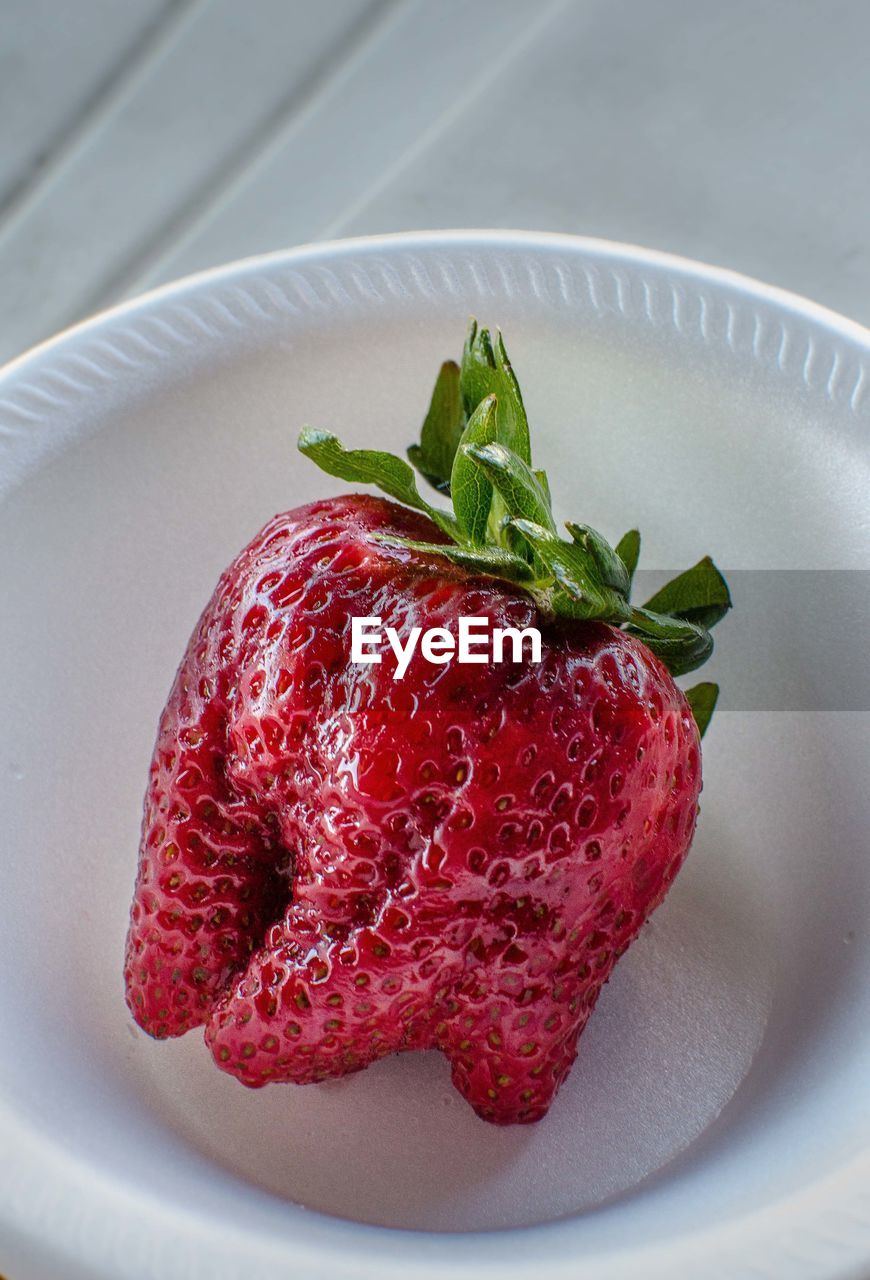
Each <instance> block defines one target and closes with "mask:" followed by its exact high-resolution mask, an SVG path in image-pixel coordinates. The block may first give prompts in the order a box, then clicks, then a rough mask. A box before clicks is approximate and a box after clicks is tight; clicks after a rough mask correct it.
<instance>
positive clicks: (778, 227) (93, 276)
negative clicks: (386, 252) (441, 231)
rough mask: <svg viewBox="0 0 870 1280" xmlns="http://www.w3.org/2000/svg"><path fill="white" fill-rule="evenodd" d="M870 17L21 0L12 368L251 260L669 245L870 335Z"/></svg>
mask: <svg viewBox="0 0 870 1280" xmlns="http://www.w3.org/2000/svg"><path fill="white" fill-rule="evenodd" d="M868 47H870V3H868V0H825V2H824V3H822V2H821V0H727V3H725V2H723V0H715V2H714V0H0V361H2V360H4V359H8V358H9V357H12V356H14V355H16V354H18V353H19V352H21V351H22V350H24V349H26V348H27V347H28V346H30V345H31V344H33V343H35V342H37V341H39V340H41V339H42V338H45V337H48V336H49V335H50V334H52V333H54V332H55V331H56V330H58V329H60V328H62V327H64V326H66V325H68V324H70V323H72V322H74V321H76V320H78V319H80V318H81V317H83V316H85V315H87V314H89V313H90V312H92V311H94V310H97V309H99V308H101V307H104V306H106V305H108V304H110V303H113V302H115V301H117V300H119V299H121V298H124V297H128V296H131V295H133V294H135V293H138V292H141V291H142V290H143V289H147V288H149V287H151V286H152V285H155V284H160V283H162V282H164V281H167V280H171V279H173V278H174V277H176V276H179V275H183V274H186V273H188V272H190V271H195V270H198V269H200V268H202V267H208V266H211V265H213V264H215V263H219V262H223V261H226V260H228V259H231V258H237V257H240V256H244V255H247V254H252V253H259V252H262V251H264V250H269V249H277V248H281V247H286V246H289V245H294V244H299V243H303V242H305V241H311V240H322V239H330V238H333V237H337V236H349V235H364V234H370V233H375V232H385V231H398V230H408V229H415V228H440V227H484V226H487V227H510V228H520V227H521V228H532V229H544V230H555V231H568V232H577V233H581V234H584V235H592V236H603V237H607V238H610V239H616V240H627V241H633V242H635V243H638V244H642V245H646V246H652V247H655V248H661V249H667V250H671V251H674V252H677V253H680V254H684V255H687V256H689V257H694V258H700V259H702V260H705V261H707V262H712V263H715V264H717V265H721V266H728V267H732V268H735V269H737V270H739V271H744V272H747V273H749V274H750V275H754V276H757V277H760V278H761V279H763V280H766V281H769V282H771V283H775V284H779V285H783V286H785V287H786V288H789V289H793V290H795V291H797V292H799V293H803V294H806V295H809V296H810V297H813V298H815V299H816V300H818V301H820V302H823V303H825V304H827V305H828V306H830V307H833V308H835V309H837V310H839V311H843V312H845V313H846V314H848V315H850V316H852V317H853V318H855V319H858V320H861V321H863V322H864V323H870V219H868V213H870V165H868V163H867V160H868V150H867V148H868V137H870V76H868Z"/></svg>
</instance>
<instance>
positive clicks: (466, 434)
mask: <svg viewBox="0 0 870 1280" xmlns="http://www.w3.org/2000/svg"><path fill="white" fill-rule="evenodd" d="M495 436H496V399H495V396H486V397H485V399H483V400H481V402H480V404H479V405H478V406H477V408H476V409H475V410H474V412H473V413H472V415H471V417H470V418H469V419H468V425H467V426H466V428H465V430H464V431H463V433H462V439H461V441H460V443H459V448H458V449H457V451H456V457H455V458H454V459H453V470H452V472H451V474H450V493H451V496H452V498H453V510H454V511H455V512H456V519H457V521H458V522H459V528H460V530H461V531H462V533H463V535H464V540H465V541H467V542H470V543H471V545H472V546H473V547H481V546H483V545H484V543H485V542H486V530H487V524H488V522H489V509H490V507H491V505H492V485H491V483H490V481H489V480H488V479H487V477H486V475H485V474H484V472H483V471H481V469H480V468H479V467H478V466H477V465H476V464H475V463H474V462H473V461H472V459H471V458H470V457H469V455H468V453H467V452H466V449H467V446H468V445H472V444H491V443H492V441H493V440H495Z"/></svg>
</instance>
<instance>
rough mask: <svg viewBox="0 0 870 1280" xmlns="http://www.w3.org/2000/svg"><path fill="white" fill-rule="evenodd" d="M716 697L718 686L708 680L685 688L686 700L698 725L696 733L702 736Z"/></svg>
mask: <svg viewBox="0 0 870 1280" xmlns="http://www.w3.org/2000/svg"><path fill="white" fill-rule="evenodd" d="M718 698H719V686H718V684H713V683H712V682H711V681H709V680H705V681H703V682H702V683H701V684H696V685H694V686H693V687H692V688H691V689H686V701H687V702H688V704H689V706H690V707H691V709H692V715H693V716H694V717H695V724H696V725H697V726H698V734H699V736H700V737H702V738H703V736H704V734H705V732H706V730H707V725H708V724H709V723H710V718H711V716H712V715H713V712H714V711H715V709H716V703H717V701H718Z"/></svg>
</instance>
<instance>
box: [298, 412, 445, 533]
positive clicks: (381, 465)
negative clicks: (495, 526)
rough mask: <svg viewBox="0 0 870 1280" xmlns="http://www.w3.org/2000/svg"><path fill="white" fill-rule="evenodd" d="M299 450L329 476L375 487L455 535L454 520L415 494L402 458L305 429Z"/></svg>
mask: <svg viewBox="0 0 870 1280" xmlns="http://www.w3.org/2000/svg"><path fill="white" fill-rule="evenodd" d="M299 449H300V450H301V452H302V453H304V454H305V456H306V457H308V458H311V460H312V461H313V462H316V463H317V465H318V466H319V467H320V468H321V469H322V470H323V471H326V472H327V473H328V474H329V475H331V476H336V477H337V479H339V480H351V481H356V482H358V483H360V484H373V485H377V487H378V488H379V489H381V490H382V491H383V492H384V493H388V494H389V495H390V497H391V498H396V499H397V500H398V501H399V502H404V504H405V506H407V507H414V508H415V510H417V511H425V513H426V515H427V516H428V517H429V519H430V520H432V521H433V522H434V523H435V524H437V526H438V528H439V529H440V530H441V531H442V533H446V534H447V535H448V537H451V538H452V537H455V536H456V534H457V527H456V521H455V520H454V519H453V517H452V516H451V515H448V514H447V512H446V511H439V510H438V509H437V507H431V506H430V505H429V503H428V502H426V501H424V499H423V498H421V497H420V495H419V493H418V492H417V484H416V481H415V479H414V472H413V471H412V470H411V468H410V467H409V466H408V464H407V462H403V461H402V459H401V458H396V457H394V455H393V454H391V453H382V452H381V451H380V450H379V449H345V447H344V445H343V444H342V443H341V441H340V440H339V439H338V437H337V436H334V435H332V433H331V432H329V431H318V430H316V429H315V428H314V427H305V428H303V430H302V432H301V433H300V436H299Z"/></svg>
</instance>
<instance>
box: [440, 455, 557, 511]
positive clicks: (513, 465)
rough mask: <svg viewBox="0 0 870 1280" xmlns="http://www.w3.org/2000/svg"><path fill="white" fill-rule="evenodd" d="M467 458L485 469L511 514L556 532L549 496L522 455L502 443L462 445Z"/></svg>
mask: <svg viewBox="0 0 870 1280" xmlns="http://www.w3.org/2000/svg"><path fill="white" fill-rule="evenodd" d="M460 447H461V449H462V451H463V453H465V455H466V457H468V458H471V459H472V461H473V462H475V463H476V464H477V466H478V467H479V468H480V469H481V471H483V473H484V475H485V476H486V477H487V479H488V480H489V481H490V483H491V484H492V486H493V488H494V489H495V490H496V492H497V493H498V494H499V496H500V497H501V499H502V502H503V503H504V507H505V511H506V512H507V514H508V515H509V516H511V517H516V518H518V519H521V520H531V521H533V522H534V523H535V524H539V525H543V526H544V528H545V529H548V530H549V531H550V532H551V533H555V532H556V525H555V522H554V520H553V514H552V512H551V510H550V499H549V496H548V494H547V493H546V491H545V490H544V489H543V487H542V486H541V482H540V480H539V479H538V477H537V476H536V475H535V473H534V471H532V469H531V467H529V466H528V465H527V464H526V463H525V462H523V460H522V458H521V457H520V456H519V454H516V453H514V451H513V450H512V449H509V448H507V446H506V445H503V444H471V443H469V444H463V445H461V446H460Z"/></svg>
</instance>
